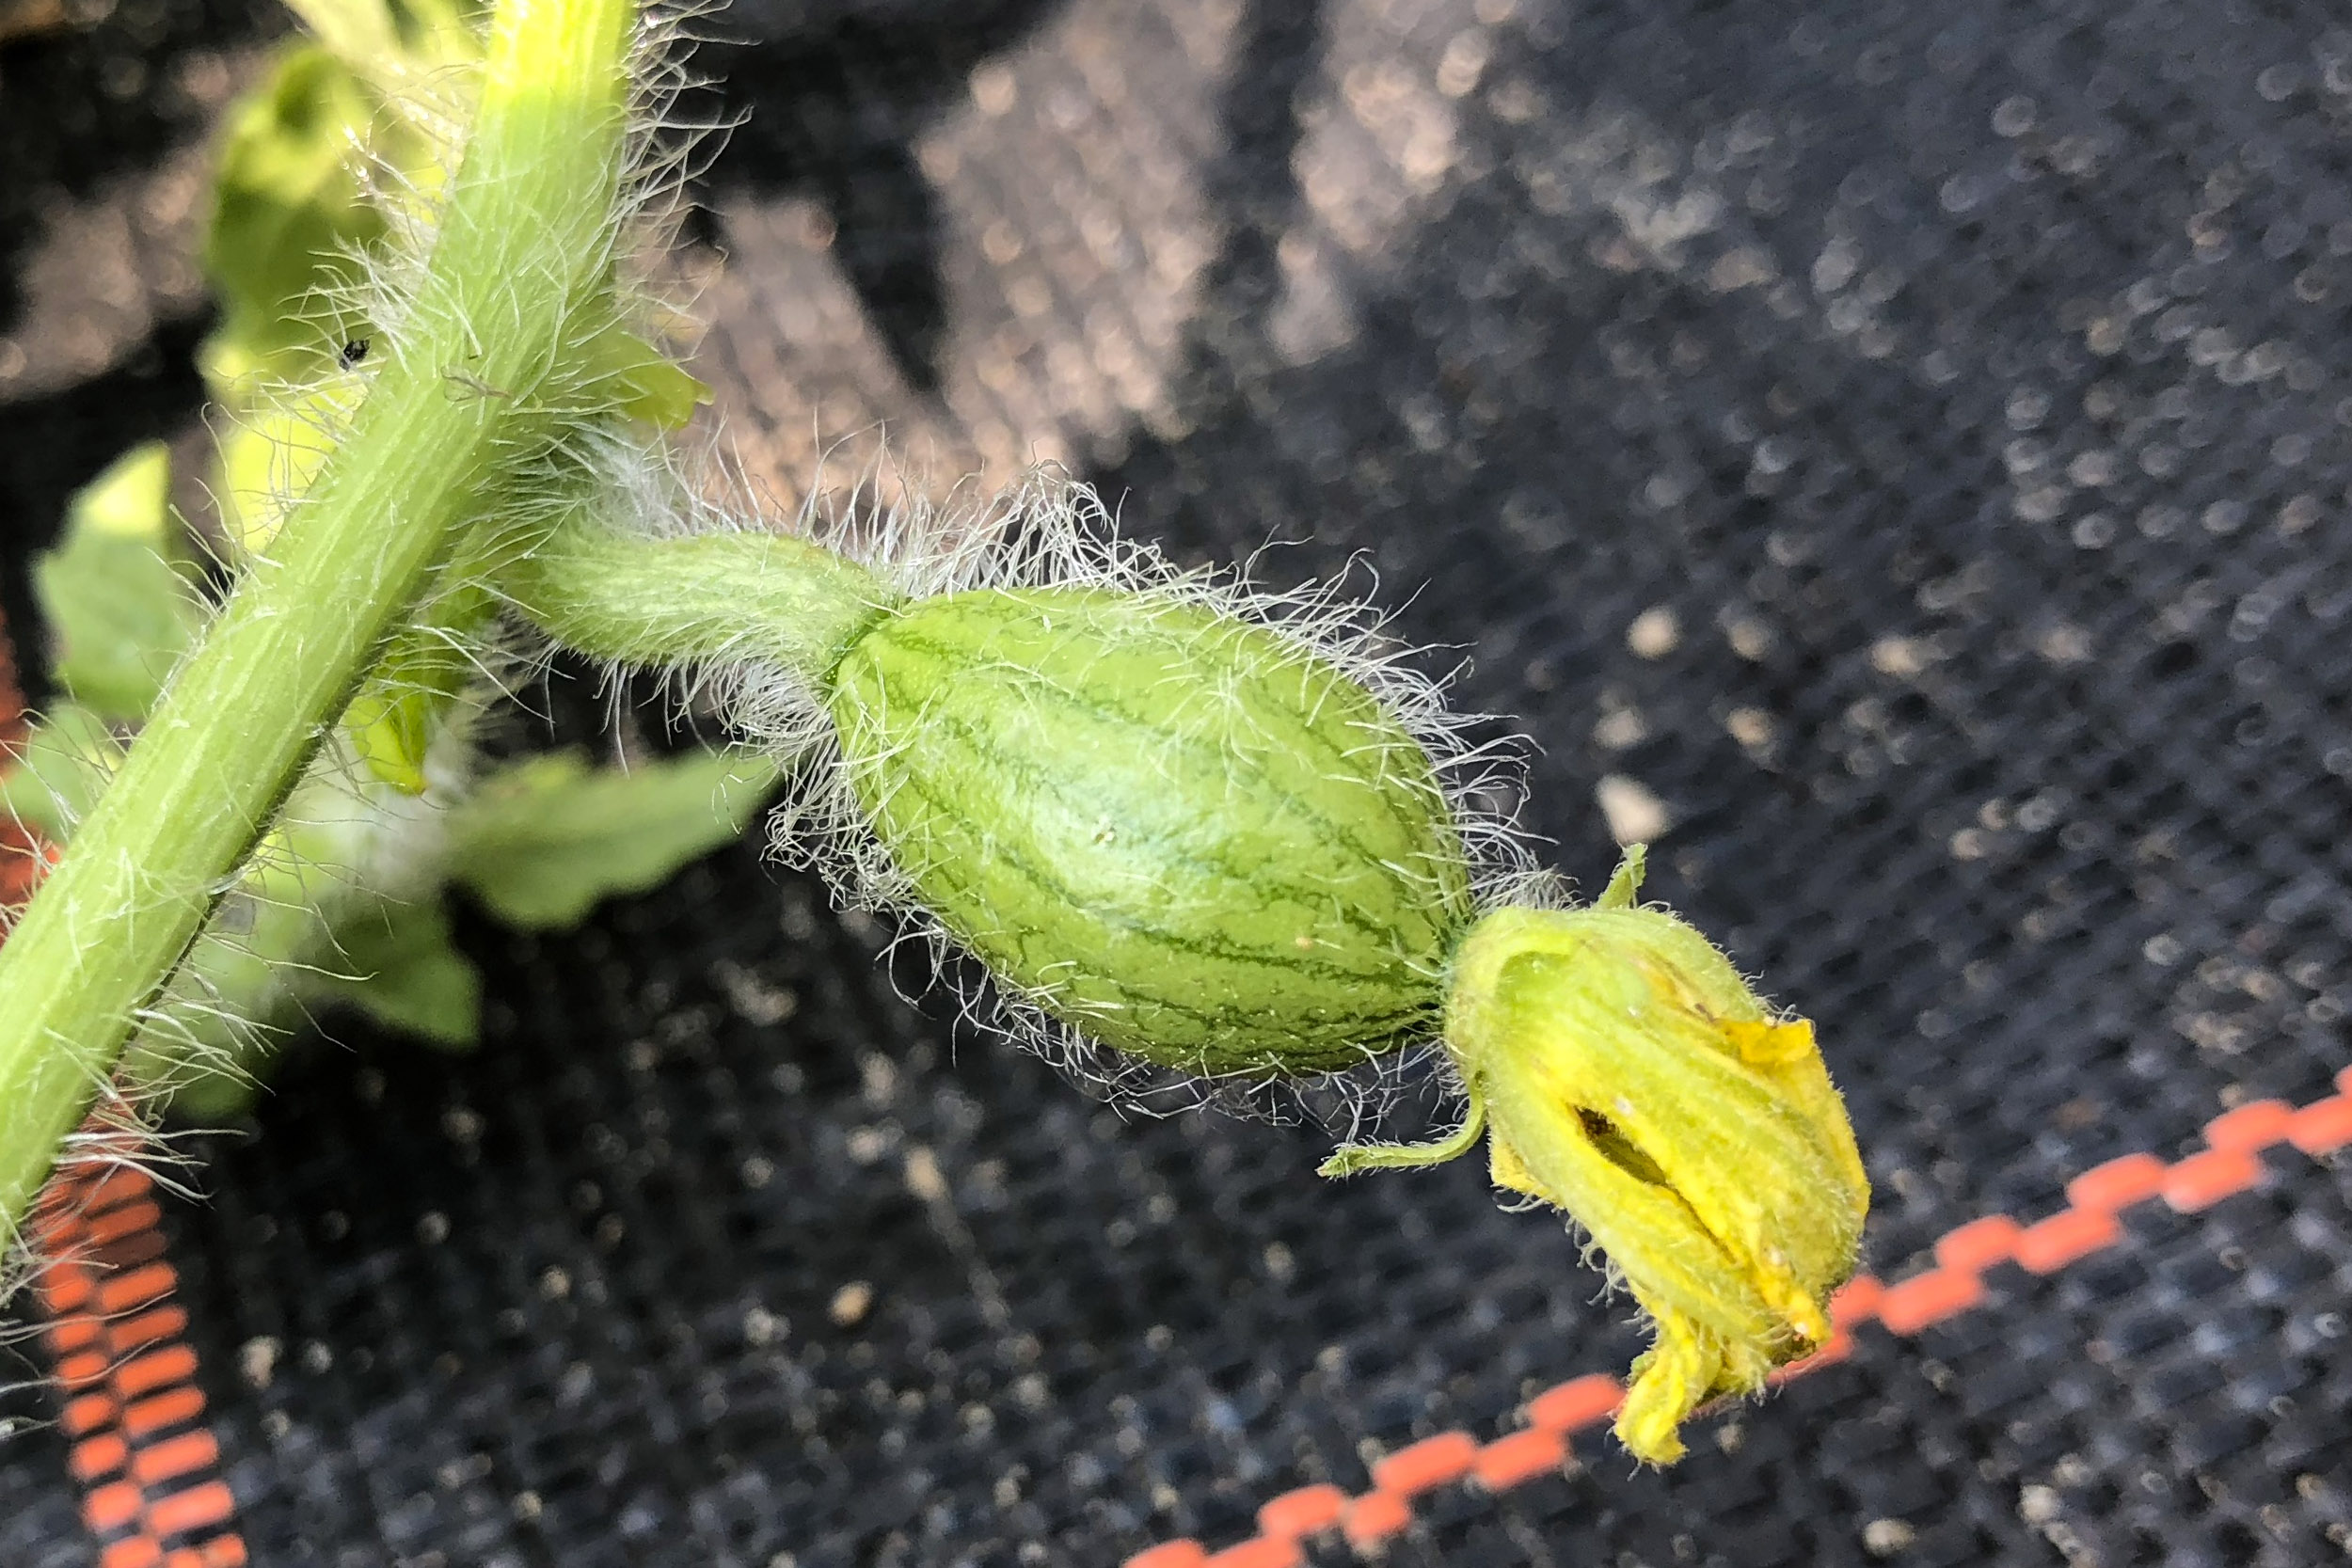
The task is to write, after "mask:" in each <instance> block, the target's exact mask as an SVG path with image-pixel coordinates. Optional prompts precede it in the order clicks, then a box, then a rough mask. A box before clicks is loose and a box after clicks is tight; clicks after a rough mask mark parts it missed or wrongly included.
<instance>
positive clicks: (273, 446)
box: [213, 395, 335, 560]
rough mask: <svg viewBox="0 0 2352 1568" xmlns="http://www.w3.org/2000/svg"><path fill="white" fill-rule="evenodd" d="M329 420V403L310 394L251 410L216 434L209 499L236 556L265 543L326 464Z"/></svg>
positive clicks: (331, 447) (245, 556)
mask: <svg viewBox="0 0 2352 1568" xmlns="http://www.w3.org/2000/svg"><path fill="white" fill-rule="evenodd" d="M332 419H333V409H332V407H331V406H330V405H329V404H327V402H326V400H325V399H324V398H322V397H319V396H315V395H313V396H311V397H308V398H305V399H303V400H302V401H300V402H298V403H295V404H292V405H291V406H287V407H280V408H264V409H258V410H255V411H254V412H252V413H251V414H249V415H247V416H246V418H244V419H242V420H238V421H237V422H236V423H235V424H233V425H231V426H230V428H229V429H228V430H227V431H226V432H224V433H223V434H222V436H221V438H220V449H219V451H218V452H217V454H216V456H215V464H214V469H213V476H214V477H213V504H214V506H215V508H216V509H217V510H218V512H219V514H220V520H221V527H222V528H223V530H224V531H226V532H227V534H228V536H229V542H230V546H233V553H234V555H235V557H236V558H237V559H239V560H249V559H250V558H252V557H253V556H256V555H259V554H260V553H261V552H262V550H264V549H267V548H268V547H269V542H270V541H271V540H272V539H274V538H276V537H277V536H278V525H279V524H281V523H283V522H284V521H285V518H286V510H287V508H288V507H289V506H290V505H292V504H293V503H294V501H297V500H299V499H302V496H303V493H304V492H305V491H307V490H309V489H310V482H311V481H312V480H315V479H316V478H318V474H319V470H320V469H321V468H323V467H326V459H327V456H328V454H330V453H331V452H333V451H334V450H335V439H334V437H333V436H329V435H328V434H327V430H329V429H331V428H333V425H332V422H331V421H332Z"/></svg>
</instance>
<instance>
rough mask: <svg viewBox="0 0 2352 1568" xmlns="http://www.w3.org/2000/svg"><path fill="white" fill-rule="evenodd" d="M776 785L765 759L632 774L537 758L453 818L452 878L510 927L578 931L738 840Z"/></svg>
mask: <svg viewBox="0 0 2352 1568" xmlns="http://www.w3.org/2000/svg"><path fill="white" fill-rule="evenodd" d="M778 777H779V775H778V773H777V770H776V768H775V765H774V764H772V763H771V762H768V761H767V760H765V759H764V758H760V757H755V756H745V755H740V754H727V753H721V752H704V753H701V754H698V755H693V756H685V757H675V758H663V759H660V760H657V761H652V762H641V763H637V764H634V765H632V766H631V767H630V768H629V769H628V771H627V772H621V771H617V770H613V769H604V768H591V767H590V766H589V765H588V764H587V763H586V762H585V761H584V760H582V759H581V758H580V756H579V755H578V754H576V753H573V752H554V753H551V754H549V755H546V756H537V757H532V758H531V759H529V760H528V761H525V762H522V763H518V764H516V766H514V767H512V768H507V769H506V770H505V771H504V772H502V773H500V774H498V775H497V776H495V777H493V778H492V779H490V780H488V781H487V782H486V783H485V784H484V785H483V786H482V788H481V789H480V790H479V791H478V792H477V793H476V794H475V795H474V796H473V798H472V799H471V800H468V801H467V802H466V803H465V804H464V805H462V806H460V807H458V808H457V809H456V810H455V811H454V812H453V813H452V814H451V816H450V823H449V842H450V875H451V878H452V879H453V880H456V881H459V882H462V883H464V884H465V885H466V886H467V887H468V888H469V889H470V890H471V891H472V892H473V894H474V895H475V896H476V897H478V898H480V899H481V900H482V902H483V903H484V904H485V906H487V907H488V908H489V910H490V911H491V912H492V913H494V914H496V915H497V916H498V917H499V918H500V919H501V920H503V921H505V922H506V923H507V924H508V925H510V926H514V927H518V928H520V929H523V930H553V929H561V928H564V927H571V926H575V925H577V924H579V923H580V920H581V919H582V918H584V917H585V916H586V915H587V913H588V911H590V910H591V909H593V908H595V907H596V903H597V901H598V900H600V899H603V898H606V897H609V896H611V895H614V894H622V893H642V892H644V890H645V889H647V888H650V887H654V886H656V885H657V884H659V883H660V882H662V881H663V880H665V879H668V877H669V876H670V874H671V873H672V872H674V871H675V870H676V869H677V868H678V867H680V866H682V865H684V864H686V863H688V862H689V861H691V860H694V859H696V858H697V857H699V856H702V855H704V854H707V853H708V852H709V851H710V850H712V849H714V848H716V847H719V846H720V845H722V844H724V843H725V842H727V841H728V840H729V839H731V838H733V837H735V836H736V835H737V834H738V833H739V832H742V831H743V828H744V825H745V824H746V823H748V822H749V821H750V820H751V818H752V816H754V814H755V813H756V812H757V811H758V810H759V808H760V806H761V805H762V804H763V803H764V802H765V801H766V800H767V799H768V796H769V793H770V792H771V790H772V789H774V787H775V785H776V782H777V779H778Z"/></svg>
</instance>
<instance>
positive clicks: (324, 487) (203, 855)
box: [0, 0, 635, 1238]
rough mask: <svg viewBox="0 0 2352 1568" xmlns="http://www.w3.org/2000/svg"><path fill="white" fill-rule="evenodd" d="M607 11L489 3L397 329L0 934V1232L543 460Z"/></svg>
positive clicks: (593, 244) (590, 215) (566, 326)
mask: <svg viewBox="0 0 2352 1568" xmlns="http://www.w3.org/2000/svg"><path fill="white" fill-rule="evenodd" d="M634 10H635V8H634V5H633V3H632V0H500V3H499V5H498V7H497V9H496V12H495V13H494V15H493V18H492V21H491V31H490V45H489V54H488V59H487V63H486V66H485V73H484V77H483V87H482V95H481V99H480V107H479V110H478V112H477V118H476V119H475V122H474V126H473V129H472V131H471V133H470V135H469V138H468V142H467V146H466V150H465V153H464V159H463V163H462V165H461V166H460V168H459V171H458V173H457V176H456V178H455V180H454V182H453V185H452V188H451V191H450V196H449V200H448V204H447V208H446V211H445V213H444V214H443V217H442V221H441V228H440V231H439V236H438V238H437V241H436V242H435V245H434V247H433V251H432V255H431V257H430V258H429V260H428V262H427V265H426V268H425V271H424V275H423V277H422V279H421V284H420V286H419V289H418V292H417V295H416V297H415V299H414V301H413V302H412V305H411V307H410V311H409V314H408V318H407V321H406V324H405V328H404V329H403V330H402V331H400V332H399V333H398V334H396V335H395V336H396V338H397V340H398V341H393V342H390V343H389V345H388V348H389V353H388V356H387V362H386V363H385V365H384V367H383V369H382V370H381V371H380V372H378V379H377V380H376V382H375V384H374V386H373V389H372V391H371V393H370V395H369V397H368V400H367V402H366V403H365V404H364V405H363V406H362V407H361V408H360V409H359V410H358V413H357V415H356V416H355V418H354V420H353V423H352V427H351V429H350V432H349V434H348V435H347V436H345V437H344V439H343V442H342V445H341V446H340V447H339V448H338V449H337V450H336V451H335V452H334V454H333V455H332V456H331V457H330V458H329V459H328V461H327V463H326V467H325V468H324V469H323V470H322V472H321V474H320V476H319V479H318V481H317V483H315V484H314V485H313V486H312V488H311V490H310V494H309V496H308V498H307V499H305V500H304V501H303V503H302V504H301V505H300V506H298V507H296V508H295V509H294V514H293V515H292V516H291V518H290V519H289V521H288V523H287V525H286V527H285V529H284V531H282V532H281V533H280V535H279V536H278V539H277V541H276V542H275V543H274V545H273V546H272V548H271V551H270V559H268V560H266V561H262V562H257V563H256V564H255V565H254V567H253V569H252V570H251V571H250V572H249V573H248V574H247V576H246V578H245V579H244V580H243V581H242V582H240V584H239V585H238V587H237V590H236V592H235V594H233V595H232V596H231V597H230V601H229V603H228V605H227V606H226V608H225V609H224V610H223V611H222V613H221V615H220V617H219V618H218V619H217V620H216V621H215V623H214V626H213V628H212V630H211V633H210V634H209V635H208V636H207V637H206V639H205V641H204V642H203V644H202V646H201V647H200V648H199V649H198V650H197V652H196V653H195V654H193V655H192V656H191V657H189V659H188V660H187V662H186V663H185V664H184V665H183V667H182V668H181V669H180V671H179V672H178V673H176V674H175V676H174V677H173V679H172V681H171V683H170V686H169V688H168V689H167V691H166V693H165V695H164V698H163V701H162V704H161V705H160V707H159V708H158V709H157V710H156V712H155V714H154V716H153V718H152V719H151V721H150V722H149V724H148V726H147V728H146V730H145V731H144V733H143V734H142V735H141V736H140V738H139V740H138V742H137V744H136V745H135V746H134V747H133V748H132V751H131V753H130V755H129V757H128V758H127V759H126V761H125V762H124V765H123V768H122V771H121V773H120V774H119V776H118V777H117V778H116V780H115V782H114V784H113V785H112V787H110V788H109V789H108V790H107V791H106V793H105V795H104V796H103V798H102V799H101V800H100V801H99V803H98V804H97V806H96V807H95V808H94V809H93V810H92V812H91V813H90V815H89V816H88V817H87V820H85V821H84V822H83V824H82V825H81V828H80V831H79V832H76V834H75V835H74V839H73V843H72V847H71V849H70V850H69V851H68V853H67V855H66V857H65V859H64V860H63V861H62V862H61V863H59V864H58V865H57V867H56V870H55V871H53V872H52V873H51V874H50V877H49V879H48V880H47V882H46V883H45V884H44V885H43V886H42V888H41V890H40V894H39V895H38V896H37V897H36V898H35V899H34V900H33V902H32V904H31V906H30V907H29V908H28V909H27V910H26V911H25V913H24V918H23V920H22V922H21V923H20V924H19V925H18V926H17V927H16V929H15V931H14V932H13V933H12V934H11V935H10V937H9V939H8V942H7V943H6V944H5V945H0V1238H5V1236H6V1234H7V1233H8V1231H10V1230H11V1229H13V1228H14V1227H15V1226H16V1225H17V1224H18V1223H19V1222H21V1219H22V1216H23V1215H24V1212H25V1208H26V1205H27V1204H28V1203H29V1202H30V1200H31V1198H32V1196H33V1195H34V1193H35V1192H36V1191H37V1190H38V1189H39V1187H40V1182H41V1181H42V1180H43V1179H44V1178H45V1177H46V1175H47V1173H48V1171H49V1169H50V1167H51V1165H52V1164H53V1163H54V1161H55V1158H56V1151H57V1149H58V1148H59V1147H60V1146H61V1144H62V1143H63V1141H64V1139H65V1138H66V1136H67V1134H68V1133H70V1132H72V1129H73V1127H74V1126H75V1124H76V1123H77V1122H78V1121H79V1120H80V1119H81V1117H82V1116H83V1115H84V1113H85V1109H86V1107H87V1105H88V1103H89V1101H90V1100H91V1098H92V1096H93V1094H94V1093H95V1091H96V1090H97V1088H98V1086H99V1085H101V1084H102V1083H103V1082H104V1081H105V1080H106V1079H107V1078H108V1077H109V1075H110V1074H111V1073H112V1071H113V1069H114V1066H115V1063H116V1060H117V1058H118V1056H119V1053H120V1051H121V1048H122V1045H123V1041H124V1039H125V1037H127V1036H128V1034H129V1033H130V1031H131V1028H132V1026H133V1024H134V1022H135V1017H136V1014H137V1013H138V1011H139V1009H140V1008H141V1007H142V1006H144V1005H145V1004H146V1003H148V1002H149V1001H150V999H151V998H152V997H153V996H154V995H155V994H156V992H157V991H158V990H160V989H161V988H162V987H163V985H164V984H165V982H166V981H167V978H168V977H169V975H170V974H171V972H172V969H173V967H174V966H175V965H176V964H177V963H178V962H179V961H180V959H181V957H182V955H183V954H184V953H185V952H186V950H187V948H188V945H189V943H190V942H191V941H193V940H194V938H195V936H196V934H197V931H198V928H199V926H200V925H201V923H202V921H203V920H204V918H205V915H206V913H207V911H210V910H211V908H212V906H213V904H214V903H215V900H216V899H217V898H218V897H219V896H220V895H221V894H222V893H223V892H224V891H225V890H227V889H228V888H229V887H230V886H231V885H232V884H233V881H234V879H235V875H236V872H237V870H238V868H239V866H240V865H241V864H242V863H244V861H245V860H246V856H247V855H248V854H249V853H250V851H251V850H252V848H253V846H254V844H255V843H256V841H257V840H258V839H259V837H260V836H261V834H262V832H263V831H264V830H265V829H266V828H267V827H268V824H269V822H270V819H271V816H272V815H273V813H274V812H275V811H276V810H277V808H278V803H279V802H280V801H281V800H283V799H284V798H285V795H286V793H287V791H288V790H289V789H290V788H291V787H292V786H293V784H294V780H295V779H296V778H297V776H298V775H299V773H300V770H301V768H303V766H304V764H305V763H306V761H307V760H308V759H309V758H310V755H311V753H312V752H313V751H314V750H315V749H316V747H317V744H318V741H319V737H320V735H321V734H322V732H323V729H324V727H325V726H326V725H327V724H329V723H331V722H332V721H333V720H334V719H335V717H336V715H337V714H338V713H339V712H340V711H341V709H342V706H343V705H344V704H345V703H346V702H347V701H348V700H349V699H350V696H351V694H352V691H353V689H355V687H356V686H357V684H358V681H359V679H360V678H361V676H362V675H363V674H364V673H366V671H367V670H368V668H369V666H370V664H371V662H372V661H373V658H374V657H376V655H377V653H378V651H379V650H380V648H381V647H382V646H383V644H384V642H385V641H386V638H387V637H388V635H389V633H390V632H391V631H392V630H393V629H394V628H395V627H396V626H397V622H398V617H399V616H400V615H401V614H402V612H403V611H404V610H405V608H406V607H407V606H408V605H409V604H410V602H411V601H412V600H413V599H414V598H415V597H416V595H417V594H418V591H419V589H420V587H421V584H422V583H423V582H424V580H425V577H426V574H427V573H428V571H429V570H430V569H431V568H432V567H433V565H434V564H435V562H437V561H438V560H441V559H443V558H445V557H446V556H447V554H448V553H449V550H450V547H451V546H452V543H453V538H454V536H456V535H457V533H458V531H460V530H461V529H462V528H463V527H464V526H465V524H466V523H467V522H468V521H469V518H470V517H471V516H472V515H473V512H474V508H475V506H476V504H477V500H478V498H479V497H481V496H482V495H484V494H485V491H486V490H487V489H488V488H489V487H491V486H493V485H494V484H495V483H498V481H499V480H500V479H501V476H504V475H508V474H511V473H512V472H513V471H514V469H515V467H516V466H517V465H519V464H523V463H527V462H529V461H531V460H532V458H533V457H534V456H535V455H537V454H539V453H541V452H543V451H544V450H545V448H546V446H547V443H548V438H549V437H550V436H552V435H553V434H554V431H553V425H554V422H555V420H556V418H557V416H556V414H555V413H554V412H553V405H554V404H557V403H560V402H562V401H563V396H562V394H563V393H564V390H565V388H563V387H562V386H561V382H562V379H563V376H564V365H565V355H566V352H567V348H568V347H569V346H570V345H572V344H574V343H576V342H577V341H579V340H580V335H581V328H582V325H583V323H584V322H585V321H586V320H587V319H588V318H589V317H590V316H591V315H592V313H593V312H594V311H595V310H596V309H599V308H600V306H601V302H602V301H603V300H604V298H605V296H606V291H608V290H609V288H610V281H609V279H610V273H611V232H612V220H613V209H614V206H615V203H616V201H617V200H618V199H619V192H620V188H621V181H622V178H623V169H622V165H623V161H624V156H625V152H624V148H625V120H626V115H627V107H628V51H629V47H630V40H631V36H632V32H633V24H634Z"/></svg>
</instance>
